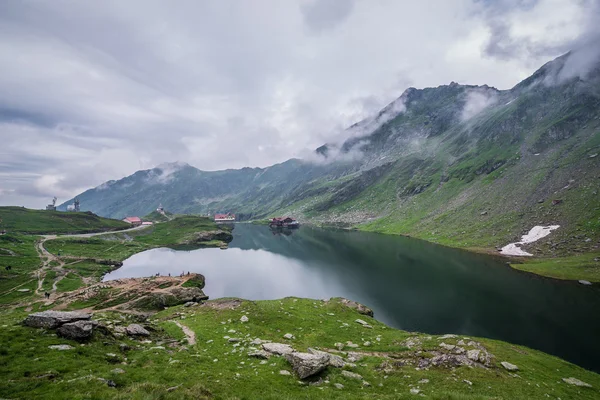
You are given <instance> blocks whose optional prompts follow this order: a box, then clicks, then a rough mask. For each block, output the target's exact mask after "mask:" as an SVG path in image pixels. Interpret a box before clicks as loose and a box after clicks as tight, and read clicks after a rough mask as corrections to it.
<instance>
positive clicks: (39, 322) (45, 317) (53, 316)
mask: <svg viewBox="0 0 600 400" xmlns="http://www.w3.org/2000/svg"><path fill="white" fill-rule="evenodd" d="M90 318H92V315H91V314H88V313H83V312H76V311H43V312H37V313H33V314H30V315H29V316H27V318H25V320H24V321H23V323H24V324H25V325H26V326H30V327H32V328H46V329H56V328H58V327H59V326H61V325H63V324H68V323H71V322H75V321H81V320H89V319H90Z"/></svg>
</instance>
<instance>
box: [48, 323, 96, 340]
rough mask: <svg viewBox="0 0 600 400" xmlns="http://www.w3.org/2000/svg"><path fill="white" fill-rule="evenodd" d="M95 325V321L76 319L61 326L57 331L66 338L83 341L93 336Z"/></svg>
mask: <svg viewBox="0 0 600 400" xmlns="http://www.w3.org/2000/svg"><path fill="white" fill-rule="evenodd" d="M94 325H95V324H94V321H87V320H80V321H75V322H71V323H68V324H64V325H61V326H59V327H58V329H57V330H56V333H57V334H58V335H59V336H62V337H64V338H66V339H71V340H77V341H79V342H82V341H84V340H87V339H89V338H91V337H92V334H93V333H94Z"/></svg>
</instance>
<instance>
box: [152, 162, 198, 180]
mask: <svg viewBox="0 0 600 400" xmlns="http://www.w3.org/2000/svg"><path fill="white" fill-rule="evenodd" d="M189 166H190V165H189V164H187V163H184V162H179V161H177V162H172V163H163V164H160V165H159V166H157V167H156V168H154V169H151V170H149V171H148V177H147V178H146V181H147V182H148V183H150V184H159V185H164V184H167V183H169V182H171V181H172V180H173V179H174V178H175V173H177V172H179V171H181V170H182V169H184V168H186V167H189Z"/></svg>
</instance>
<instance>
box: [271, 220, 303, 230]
mask: <svg viewBox="0 0 600 400" xmlns="http://www.w3.org/2000/svg"><path fill="white" fill-rule="evenodd" d="M269 225H270V226H275V227H284V228H296V227H298V226H299V224H298V221H296V220H295V219H294V218H292V217H275V218H273V219H272V220H271V222H269Z"/></svg>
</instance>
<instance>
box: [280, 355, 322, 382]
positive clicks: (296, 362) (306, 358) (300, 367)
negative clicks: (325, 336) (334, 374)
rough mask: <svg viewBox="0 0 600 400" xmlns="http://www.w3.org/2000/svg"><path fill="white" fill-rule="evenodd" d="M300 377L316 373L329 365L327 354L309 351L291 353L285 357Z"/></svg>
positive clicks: (303, 377)
mask: <svg viewBox="0 0 600 400" xmlns="http://www.w3.org/2000/svg"><path fill="white" fill-rule="evenodd" d="M285 358H286V359H287V360H288V361H289V363H290V364H292V368H293V369H294V372H295V373H296V374H297V375H298V377H299V378H300V379H305V378H308V377H309V376H312V375H315V374H318V373H319V372H321V371H323V370H324V369H325V368H327V366H328V365H329V355H327V354H318V355H317V354H311V353H291V354H288V355H286V357H285Z"/></svg>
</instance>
